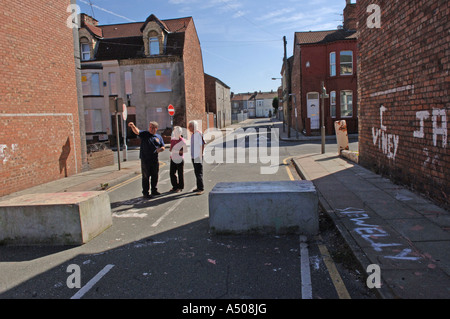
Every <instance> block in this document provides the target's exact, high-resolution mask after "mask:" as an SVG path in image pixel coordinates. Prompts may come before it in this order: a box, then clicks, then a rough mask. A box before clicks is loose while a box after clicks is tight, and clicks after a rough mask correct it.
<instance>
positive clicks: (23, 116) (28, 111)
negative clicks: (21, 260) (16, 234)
mask: <svg viewBox="0 0 450 319" xmlns="http://www.w3.org/2000/svg"><path fill="white" fill-rule="evenodd" d="M69 4H70V1H69V0H57V1H52V4H51V5H49V4H48V1H27V2H26V3H24V2H21V1H17V0H13V1H3V2H2V9H1V11H0V20H1V21H2V22H1V23H0V34H1V36H0V55H1V57H2V58H1V59H2V67H1V69H0V73H1V76H0V96H1V98H0V196H2V195H6V194H10V193H13V192H15V191H19V190H22V189H25V188H28V187H31V186H35V185H38V184H41V183H45V182H48V181H52V180H55V179H58V178H61V177H65V176H68V175H72V174H75V173H77V172H79V171H80V169H81V153H80V149H81V146H80V145H81V144H80V129H79V123H78V103H77V90H76V79H75V62H74V48H73V36H72V29H70V28H68V27H67V26H66V21H67V18H68V17H69V15H70V13H68V12H67V7H68V5H69Z"/></svg>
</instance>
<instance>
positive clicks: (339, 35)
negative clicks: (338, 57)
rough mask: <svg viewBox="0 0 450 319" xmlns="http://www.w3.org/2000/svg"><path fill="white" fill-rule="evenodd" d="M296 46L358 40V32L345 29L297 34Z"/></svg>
mask: <svg viewBox="0 0 450 319" xmlns="http://www.w3.org/2000/svg"><path fill="white" fill-rule="evenodd" d="M295 39H296V40H295V41H296V42H295V43H296V44H325V43H330V42H335V41H341V40H356V39H357V35H356V31H349V30H345V29H339V30H329V31H309V32H295Z"/></svg>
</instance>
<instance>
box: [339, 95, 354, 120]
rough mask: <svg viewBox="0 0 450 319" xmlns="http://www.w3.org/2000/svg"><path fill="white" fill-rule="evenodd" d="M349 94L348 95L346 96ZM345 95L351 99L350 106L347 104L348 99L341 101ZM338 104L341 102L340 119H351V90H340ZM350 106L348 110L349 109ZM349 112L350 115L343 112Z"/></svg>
mask: <svg viewBox="0 0 450 319" xmlns="http://www.w3.org/2000/svg"><path fill="white" fill-rule="evenodd" d="M348 93H350V94H348ZM346 95H348V96H350V95H351V97H352V101H351V104H349V103H348V99H345V100H344V99H343V98H344V97H345V96H346ZM340 102H341V110H340V111H341V118H351V117H353V91H351V90H342V91H341V93H340ZM349 105H350V108H349ZM349 110H350V115H349V114H348V112H346V114H344V111H349Z"/></svg>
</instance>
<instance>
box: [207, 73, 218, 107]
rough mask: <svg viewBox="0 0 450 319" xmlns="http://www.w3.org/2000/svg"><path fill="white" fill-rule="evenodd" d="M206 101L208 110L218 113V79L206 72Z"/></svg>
mask: <svg viewBox="0 0 450 319" xmlns="http://www.w3.org/2000/svg"><path fill="white" fill-rule="evenodd" d="M205 103H206V104H207V106H206V110H205V111H206V112H208V111H209V112H212V113H217V105H216V79H215V78H214V77H212V76H210V75H208V74H205Z"/></svg>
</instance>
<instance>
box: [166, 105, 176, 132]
mask: <svg viewBox="0 0 450 319" xmlns="http://www.w3.org/2000/svg"><path fill="white" fill-rule="evenodd" d="M167 111H168V112H169V115H170V125H171V126H172V129H173V116H174V115H175V108H174V107H173V105H172V104H170V105H169V107H168V108H167Z"/></svg>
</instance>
